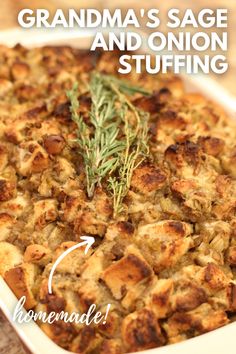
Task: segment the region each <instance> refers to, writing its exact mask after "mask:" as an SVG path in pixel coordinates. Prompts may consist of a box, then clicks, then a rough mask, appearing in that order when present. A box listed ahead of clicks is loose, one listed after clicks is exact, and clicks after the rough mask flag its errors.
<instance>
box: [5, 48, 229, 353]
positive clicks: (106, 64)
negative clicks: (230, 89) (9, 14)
mask: <svg viewBox="0 0 236 354" xmlns="http://www.w3.org/2000/svg"><path fill="white" fill-rule="evenodd" d="M119 56H120V53H119V51H112V52H102V51H95V52H89V51H87V50H79V49H76V48H72V47H69V46H60V47H57V46H44V47H41V48H40V47H38V48H31V49H26V48H24V47H22V46H21V45H16V46H15V47H13V48H8V47H6V46H0V64H1V65H0V98H1V102H0V275H1V276H2V277H3V278H4V279H5V281H6V282H7V284H8V285H9V287H10V288H11V289H12V291H13V292H14V293H15V295H16V296H17V297H18V298H20V297H21V296H23V295H25V296H26V299H27V301H26V309H34V310H35V311H36V312H37V311H45V312H46V313H47V314H50V312H51V311H54V312H56V313H59V312H60V311H68V312H69V313H72V312H74V311H75V312H77V313H80V314H83V313H86V312H87V311H88V310H89V308H90V306H91V305H92V304H95V305H96V308H97V310H98V311H100V312H101V313H102V314H105V313H106V310H107V305H108V304H109V305H110V307H109V312H108V314H107V318H106V323H99V324H94V323H92V324H91V325H89V326H86V325H84V324H81V323H79V324H76V323H65V322H63V321H62V320H59V321H57V322H55V323H53V324H50V325H49V324H47V323H42V321H41V322H40V321H38V325H39V326H40V327H41V329H42V330H43V331H44V332H45V333H46V334H47V335H48V336H49V337H50V338H51V339H52V340H53V341H55V343H57V344H58V345H60V346H61V347H62V348H64V349H66V350H69V351H72V352H76V353H80V354H95V353H96V354H124V353H127V352H136V351H143V350H146V349H149V348H155V347H160V346H164V345H168V344H171V343H176V342H179V341H182V340H186V339H189V338H192V337H194V336H197V335H200V334H202V333H205V332H208V331H211V330H214V329H216V328H218V327H221V326H223V325H227V324H228V323H229V322H231V321H233V320H235V318H236V317H235V314H236V231H235V230H236V169H235V166H236V150H235V149H236V147H235V141H236V124H235V123H234V122H233V120H231V119H230V118H229V117H228V116H227V114H226V113H225V112H224V110H223V109H222V108H221V107H220V106H219V105H218V104H217V103H215V102H212V101H209V100H208V99H207V98H205V97H204V96H203V95H201V94H199V93H188V92H186V91H185V88H184V83H183V81H182V79H181V78H180V77H178V76H176V75H174V74H172V73H171V72H168V73H167V74H164V75H163V74H158V75H148V74H145V72H143V73H142V74H138V73H136V72H135V70H134V69H132V70H131V72H130V74H128V75H127V76H125V77H124V75H122V76H119V74H117V69H118V66H119ZM94 72H100V73H102V75H101V77H103V78H104V76H103V75H105V74H108V75H114V77H112V76H109V80H113V79H115V80H114V82H117V78H118V79H121V80H124V82H122V90H124V92H123V91H122V92H121V91H120V92H121V94H120V96H119V97H120V98H122V100H117V101H116V99H115V101H114V102H115V107H114V112H113V113H112V114H111V118H110V115H109V122H108V127H107V128H108V129H110V128H111V127H112V128H114V130H116V122H117V123H118V124H119V125H118V127H119V133H118V134H117V135H116V134H114V135H113V142H114V141H115V140H122V141H123V143H124V144H128V140H125V139H124V137H125V136H126V137H128V135H127V131H128V132H129V139H130V140H129V144H131V146H129V150H125V154H126V152H127V151H129V154H126V155H125V154H124V155H122V156H125V161H126V162H128V163H127V167H128V169H127V170H124V171H122V169H121V171H120V170H119V168H118V167H115V168H114V170H112V171H110V170H109V168H110V164H112V163H113V161H114V160H113V157H114V156H116V154H118V150H119V148H120V147H119V148H118V149H117V150H116V147H115V148H114V151H115V152H114V151H113V152H112V154H111V155H109V159H108V160H105V163H106V164H105V172H104V175H103V176H102V178H101V179H100V180H96V178H97V174H98V175H99V174H100V172H101V171H100V170H99V168H100V162H101V159H103V154H101V156H100V155H99V154H97V153H98V152H99V149H98V151H97V149H96V148H94V145H93V144H92V145H91V146H92V147H89V148H88V149H87V150H86V149H85V150H84V151H83V146H82V145H83V143H84V142H86V143H87V140H89V141H90V142H91V141H92V139H93V138H94V136H95V134H94V126H93V124H92V118H94V119H95V118H96V119H97V118H98V117H99V118H101V117H100V114H98V113H97V111H96V112H95V111H94V110H93V107H94V97H93V94H91V90H88V87H90V86H89V85H91V84H92V82H91V77H92V74H93V73H94ZM93 77H96V75H95V76H93ZM98 77H100V76H99V75H98ZM77 82H78V85H77V86H76V85H75V84H76V83H77ZM106 82H108V81H106ZM109 82H110V81H109ZM112 82H113V81H112ZM118 82H120V81H119V80H118ZM107 85H108V84H107ZM114 85H115V88H116V84H114ZM108 86H109V85H108ZM133 86H135V87H136V88H138V89H135V90H134V91H135V92H132V90H133V89H132V87H133ZM112 87H113V86H112ZM72 88H75V89H74V90H72V91H73V95H74V94H75V97H74V98H75V99H76V97H77V98H78V105H77V103H76V102H75V105H74V106H75V107H74V108H75V110H74V111H73V109H72V107H71V103H72V102H71V99H70V97H69V96H70V94H69V95H68V91H69V92H71V89H72ZM130 88H131V89H130ZM113 89H114V87H113ZM119 89H120V88H119ZM140 89H141V90H140ZM108 90H109V89H108ZM120 90H121V89H120ZM126 91H127V92H126ZM97 94H98V93H97ZM126 94H127V95H126ZM112 96H114V97H115V96H116V94H115V91H114V92H112ZM123 98H124V100H123ZM105 101H106V99H105ZM105 101H103V100H101V101H99V104H100V105H102V107H103V105H105V104H104V102H105ZM110 104H111V107H112V106H113V103H112V99H111V100H110V96H109V105H110ZM109 107H110V106H109ZM103 110H104V111H105V108H104V107H103V108H102V112H103ZM72 111H73V112H72ZM99 112H100V111H99ZM72 113H73V116H72ZM94 114H95V116H96V117H93V115H94ZM101 116H102V114H101ZM126 118H127V119H126ZM118 119H119V120H118ZM77 121H78V123H79V124H78V125H77V123H76V122H77ZM127 122H128V124H126V123H127ZM97 123H99V124H100V120H99V122H97ZM83 124H85V125H86V127H87V128H86V129H85V130H86V132H83V135H82V141H81V140H80V138H81V137H80V133H81V129H82V130H83ZM99 124H98V125H99ZM140 127H142V129H141V128H140ZM136 128H137V129H136ZM96 129H98V130H99V127H97V128H96ZM96 131H97V130H96ZM136 132H138V133H139V134H140V133H142V135H140V136H141V137H142V138H140V136H136V135H135V134H136ZM102 139H106V138H105V135H104V136H103V135H102ZM141 140H142V141H141ZM92 142H93V141H92ZM119 142H120V141H119ZM110 143H111V141H110V140H105V149H104V151H103V153H104V154H105V155H106V154H107V152H109V147H110ZM123 143H122V144H123ZM122 144H121V145H122ZM115 146H116V145H115ZM119 146H120V145H119ZM86 147H87V145H86ZM95 147H100V146H99V145H95ZM136 150H137V151H138V156H136V155H135V154H136ZM88 154H91V155H93V166H89V164H88V160H89V159H88ZM118 155H119V154H118ZM134 156H135V160H132V158H133V157H134ZM117 161H118V160H117ZM121 162H122V161H121ZM116 163H118V166H119V164H120V162H119V161H118V162H116ZM115 166H116V165H115ZM121 166H122V164H121ZM132 166H133V167H134V169H133V168H132ZM103 167H104V166H103ZM106 169H107V171H106ZM91 171H92V172H93V174H91V175H90V173H91ZM129 171H131V172H132V173H131V174H129ZM120 172H121V175H119V173H120ZM122 174H123V175H122ZM110 177H112V178H113V177H114V179H115V181H116V183H117V184H113V187H112V183H111V179H110ZM89 180H90V182H92V183H91V186H90V187H91V189H90V192H91V190H93V193H89V190H88V181H89ZM93 182H94V184H93ZM93 187H94V188H93ZM112 188H113V189H112ZM91 194H92V195H91ZM114 194H115V196H116V198H114ZM120 201H122V203H120V209H119V208H118V209H116V206H117V204H119V202H120ZM115 209H116V212H115ZM85 235H87V236H93V237H94V239H95V242H94V243H93V245H92V246H91V247H90V249H89V251H88V253H87V254H86V255H85V253H84V247H79V248H76V249H75V250H74V251H73V252H71V253H69V254H67V256H66V257H65V258H64V259H63V260H62V262H61V263H60V264H59V265H58V266H57V268H56V269H55V272H54V275H53V282H52V294H49V293H48V278H49V274H50V271H51V269H52V267H53V264H55V262H56V260H57V259H58V257H59V256H60V255H62V253H63V252H65V251H66V250H68V249H69V248H70V247H72V246H75V245H77V244H78V243H79V242H81V236H85Z"/></svg>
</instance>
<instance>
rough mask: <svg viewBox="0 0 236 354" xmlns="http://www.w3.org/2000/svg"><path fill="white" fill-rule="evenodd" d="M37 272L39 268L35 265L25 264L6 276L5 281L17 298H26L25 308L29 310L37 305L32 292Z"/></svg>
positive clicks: (10, 271) (12, 269) (9, 271)
mask: <svg viewBox="0 0 236 354" xmlns="http://www.w3.org/2000/svg"><path fill="white" fill-rule="evenodd" d="M36 272H37V268H35V266H34V265H33V264H30V263H24V264H22V265H21V266H18V267H15V268H11V269H10V270H8V271H7V272H6V273H5V275H4V279H5V280H6V282H7V284H8V285H9V287H10V288H11V289H12V291H13V292H14V293H15V294H16V296H17V297H18V298H21V297H22V296H25V297H26V301H25V308H26V309H27V310H28V309H31V308H33V307H34V306H35V305H36V304H37V301H36V299H35V297H34V295H33V292H32V287H33V285H34V281H35V276H36Z"/></svg>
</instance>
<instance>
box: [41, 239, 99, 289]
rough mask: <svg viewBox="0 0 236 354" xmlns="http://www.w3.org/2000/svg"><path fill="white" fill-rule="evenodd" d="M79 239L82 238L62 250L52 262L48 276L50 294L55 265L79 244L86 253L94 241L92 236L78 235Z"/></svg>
mask: <svg viewBox="0 0 236 354" xmlns="http://www.w3.org/2000/svg"><path fill="white" fill-rule="evenodd" d="M80 238H81V240H84V241H83V242H80V243H77V244H76V245H74V246H72V247H70V248H68V249H67V250H66V251H65V252H63V253H62V254H61V255H60V256H59V257H58V258H57V260H56V262H55V263H54V264H53V266H52V269H51V271H50V274H49V278H48V293H49V294H52V278H53V274H54V272H55V269H56V267H57V266H58V264H59V263H60V262H61V261H62V260H63V259H64V258H65V257H66V256H67V255H68V254H69V253H70V252H72V251H74V250H75V249H76V248H79V247H81V246H85V245H87V246H86V248H85V251H84V253H85V254H87V253H88V250H89V248H90V247H91V246H92V244H93V243H94V242H95V239H94V237H92V236H81V237H80Z"/></svg>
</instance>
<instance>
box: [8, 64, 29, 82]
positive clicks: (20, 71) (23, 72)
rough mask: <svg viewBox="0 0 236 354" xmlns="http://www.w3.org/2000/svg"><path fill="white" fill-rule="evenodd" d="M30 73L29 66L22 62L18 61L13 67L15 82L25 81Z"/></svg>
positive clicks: (12, 72)
mask: <svg viewBox="0 0 236 354" xmlns="http://www.w3.org/2000/svg"><path fill="white" fill-rule="evenodd" d="M29 72H30V67H29V65H28V64H26V63H23V62H21V61H16V62H15V63H13V65H12V67H11V74H12V77H13V79H14V80H23V79H25V78H26V77H27V76H28V75H29Z"/></svg>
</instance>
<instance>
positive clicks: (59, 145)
mask: <svg viewBox="0 0 236 354" xmlns="http://www.w3.org/2000/svg"><path fill="white" fill-rule="evenodd" d="M43 144H44V147H45V149H46V151H47V153H48V154H50V155H57V154H60V153H61V151H62V150H63V148H64V146H65V140H64V139H63V137H62V136H60V135H48V136H46V137H45V138H44V142H43Z"/></svg>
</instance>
